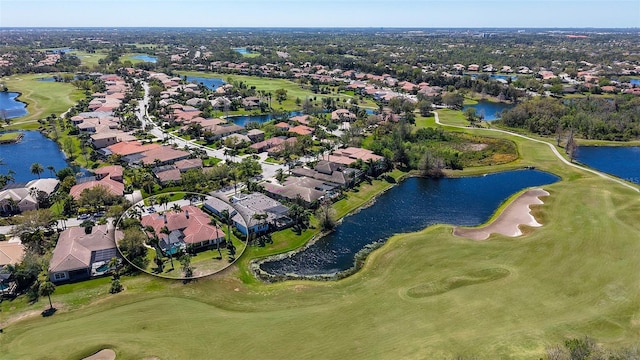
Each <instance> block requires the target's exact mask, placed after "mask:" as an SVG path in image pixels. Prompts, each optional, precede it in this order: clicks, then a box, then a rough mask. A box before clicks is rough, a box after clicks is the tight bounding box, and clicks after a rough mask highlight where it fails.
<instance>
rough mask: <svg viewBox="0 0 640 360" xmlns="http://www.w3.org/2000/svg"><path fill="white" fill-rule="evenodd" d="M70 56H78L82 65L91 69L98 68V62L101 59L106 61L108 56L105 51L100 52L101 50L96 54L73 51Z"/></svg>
mask: <svg viewBox="0 0 640 360" xmlns="http://www.w3.org/2000/svg"><path fill="white" fill-rule="evenodd" d="M69 54H70V55H75V56H77V57H78V59H80V62H81V63H82V65H84V66H88V67H90V68H93V67H94V66H97V65H98V61H99V60H100V59H104V58H105V57H106V56H107V54H106V53H105V52H104V51H100V50H98V51H96V52H94V53H89V52H86V51H81V50H73V51H71V52H70V53H69Z"/></svg>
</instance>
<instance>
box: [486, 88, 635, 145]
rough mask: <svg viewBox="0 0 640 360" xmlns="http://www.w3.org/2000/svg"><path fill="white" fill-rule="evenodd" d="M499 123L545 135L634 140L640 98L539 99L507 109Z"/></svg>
mask: <svg viewBox="0 0 640 360" xmlns="http://www.w3.org/2000/svg"><path fill="white" fill-rule="evenodd" d="M497 124H502V125H504V126H508V127H514V128H522V129H526V130H528V131H531V132H533V133H536V134H540V135H544V136H551V135H554V134H559V133H563V132H565V131H568V130H573V131H574V132H575V133H576V135H577V136H579V137H582V138H585V139H596V140H615V141H627V140H633V139H637V138H638V137H639V136H640V99H638V98H637V97H633V96H618V97H615V98H610V99H605V98H594V97H588V98H583V99H564V100H563V99H555V98H538V99H533V100H531V101H527V102H524V103H521V104H519V105H517V106H516V107H514V108H512V109H510V110H506V111H504V112H503V113H502V118H501V120H500V121H499V122H497Z"/></svg>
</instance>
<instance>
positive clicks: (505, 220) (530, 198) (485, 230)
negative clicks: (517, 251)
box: [453, 189, 549, 240]
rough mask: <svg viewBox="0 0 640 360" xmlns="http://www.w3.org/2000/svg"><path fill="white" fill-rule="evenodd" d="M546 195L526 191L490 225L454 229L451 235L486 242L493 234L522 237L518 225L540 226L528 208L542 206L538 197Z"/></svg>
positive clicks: (540, 190) (542, 191) (539, 191)
mask: <svg viewBox="0 0 640 360" xmlns="http://www.w3.org/2000/svg"><path fill="white" fill-rule="evenodd" d="M548 195H549V193H548V192H546V191H544V190H542V189H531V190H528V191H526V192H525V193H523V194H522V195H520V196H518V198H516V199H515V200H514V201H513V202H512V203H511V204H509V205H508V206H507V207H506V208H505V209H504V211H503V212H502V213H501V214H500V215H499V216H498V218H497V219H495V220H494V221H493V222H492V223H491V224H489V225H487V226H483V227H480V228H473V229H469V228H460V227H456V228H454V229H453V235H456V236H460V237H466V238H469V239H473V240H486V239H487V238H489V235H491V234H494V233H495V234H502V235H505V236H511V237H516V236H520V235H522V231H521V230H520V225H527V226H532V227H539V226H542V224H540V223H538V222H537V221H536V219H535V218H534V217H533V215H531V209H530V208H529V207H530V206H531V205H534V204H544V203H543V202H542V200H540V199H539V197H540V196H548Z"/></svg>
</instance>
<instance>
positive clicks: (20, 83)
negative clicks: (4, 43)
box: [0, 73, 85, 130]
mask: <svg viewBox="0 0 640 360" xmlns="http://www.w3.org/2000/svg"><path fill="white" fill-rule="evenodd" d="M51 76H53V74H46V73H45V74H19V75H12V76H9V77H4V78H0V83H2V84H4V85H5V86H6V87H7V88H8V90H9V91H13V92H18V93H20V97H19V100H20V101H22V102H25V103H27V111H28V114H27V115H25V116H22V117H19V118H15V119H11V126H8V128H9V129H13V128H16V129H17V128H19V129H23V130H31V129H36V128H38V126H39V124H38V122H37V120H39V119H44V118H46V117H47V116H49V115H50V114H52V113H53V114H56V115H57V116H60V114H62V113H63V112H65V111H67V110H69V108H70V107H72V106H74V105H75V104H76V103H77V102H78V100H80V99H83V98H84V97H85V95H84V94H83V92H82V91H81V90H78V89H76V88H75V87H74V86H73V85H71V84H69V83H62V82H54V81H41V80H40V79H43V78H48V77H51Z"/></svg>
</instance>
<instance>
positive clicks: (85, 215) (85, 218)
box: [78, 214, 91, 220]
mask: <svg viewBox="0 0 640 360" xmlns="http://www.w3.org/2000/svg"><path fill="white" fill-rule="evenodd" d="M90 217H91V214H80V215H78V220H87V219H88V218H90Z"/></svg>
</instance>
